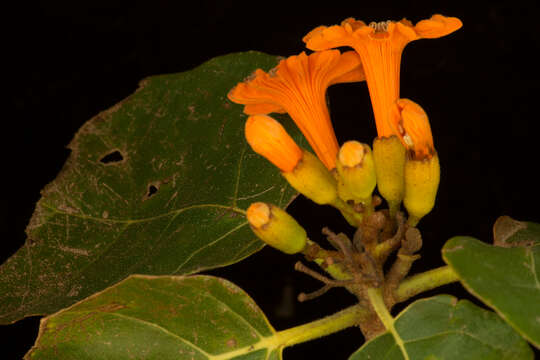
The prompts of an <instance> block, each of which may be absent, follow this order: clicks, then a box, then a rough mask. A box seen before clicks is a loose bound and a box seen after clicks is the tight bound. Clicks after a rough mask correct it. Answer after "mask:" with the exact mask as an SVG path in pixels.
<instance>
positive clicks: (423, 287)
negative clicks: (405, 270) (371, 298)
mask: <svg viewBox="0 0 540 360" xmlns="http://www.w3.org/2000/svg"><path fill="white" fill-rule="evenodd" d="M458 280H459V278H458V275H457V274H456V273H455V271H454V270H452V268H451V267H450V266H448V265H447V266H442V267H439V268H437V269H433V270H429V271H426V272H423V273H420V274H416V275H413V276H410V277H408V278H406V279H405V280H403V281H402V282H401V284H400V285H399V287H398V288H397V289H396V291H395V293H394V298H395V300H396V301H397V302H402V301H405V300H407V299H409V298H411V297H413V296H415V295H417V294H420V293H422V292H424V291H428V290H431V289H434V288H436V287H439V286H442V285H446V284H450V283H453V282H456V281H458Z"/></svg>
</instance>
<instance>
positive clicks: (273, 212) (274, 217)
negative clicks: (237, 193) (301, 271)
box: [246, 202, 307, 254]
mask: <svg viewBox="0 0 540 360" xmlns="http://www.w3.org/2000/svg"><path fill="white" fill-rule="evenodd" d="M246 217H247V219H248V221H249V224H250V226H251V229H252V230H253V232H254V233H255V234H256V235H257V236H258V237H259V238H260V239H261V240H262V241H264V242H265V243H266V244H268V245H270V246H272V247H274V248H276V249H278V250H280V251H283V252H284V253H286V254H296V253H298V252H300V251H302V250H304V248H305V247H306V244H307V234H306V231H305V230H304V228H303V227H301V226H300V224H298V223H297V222H296V220H294V218H293V217H292V216H290V215H289V214H287V213H286V212H285V211H284V210H282V209H280V208H279V207H277V206H274V205H272V204H266V203H263V202H256V203H253V204H251V205H250V206H249V208H248V209H247V214H246Z"/></svg>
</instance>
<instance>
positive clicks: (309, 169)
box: [282, 150, 338, 205]
mask: <svg viewBox="0 0 540 360" xmlns="http://www.w3.org/2000/svg"><path fill="white" fill-rule="evenodd" d="M282 175H283V177H285V179H287V181H288V182H289V184H290V185H291V186H292V187H293V188H295V189H296V190H297V191H298V192H299V193H301V194H302V195H304V196H306V197H307V198H309V199H311V200H313V201H314V202H316V203H317V204H319V205H327V204H333V203H334V202H335V200H336V199H337V197H338V194H337V183H336V179H335V178H334V177H333V176H332V174H331V173H330V172H329V171H328V169H327V168H326V166H324V164H323V163H322V162H321V161H320V160H319V158H317V157H316V156H315V155H313V154H312V153H310V152H309V151H306V150H303V156H302V158H301V159H300V161H298V164H296V167H295V168H294V169H293V170H292V171H289V172H285V171H283V172H282Z"/></svg>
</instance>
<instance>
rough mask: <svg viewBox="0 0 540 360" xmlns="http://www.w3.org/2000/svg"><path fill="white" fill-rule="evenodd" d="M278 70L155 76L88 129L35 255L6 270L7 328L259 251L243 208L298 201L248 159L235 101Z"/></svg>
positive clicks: (50, 206)
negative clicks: (111, 291)
mask: <svg viewBox="0 0 540 360" xmlns="http://www.w3.org/2000/svg"><path fill="white" fill-rule="evenodd" d="M277 60H278V59H277V57H274V56H270V55H266V54H262V53H257V52H247V53H238V54H231V55H227V56H223V57H219V58H216V59H213V60H211V61H209V62H207V63H205V64H203V65H201V66H200V67H198V68H196V69H194V70H192V71H188V72H184V73H179V74H172V75H163V76H155V77H151V78H148V79H146V80H144V81H143V82H142V83H141V85H140V88H139V89H138V90H137V92H135V93H134V94H133V95H131V96H129V97H128V98H126V99H125V100H123V101H122V102H120V103H119V104H117V105H115V106H113V107H112V108H111V109H109V110H107V111H104V112H102V113H100V114H98V115H97V116H96V117H94V118H93V119H91V120H90V121H88V122H87V123H86V124H84V126H83V127H82V128H81V129H80V130H79V132H78V133H77V134H76V136H75V138H74V139H73V141H72V142H71V144H70V145H69V148H70V149H71V150H72V153H71V155H70V157H69V158H68V160H67V162H66V164H65V166H64V168H63V169H62V171H61V173H60V174H59V175H58V177H57V178H56V179H55V180H54V181H53V182H52V183H50V184H49V185H47V186H46V187H45V189H44V190H43V191H42V198H41V199H40V200H39V202H38V204H37V206H36V210H35V213H34V215H33V217H32V219H31V221H30V224H29V225H28V228H27V234H28V239H27V241H26V243H25V245H24V246H23V247H22V248H21V249H20V250H19V251H18V252H17V253H16V254H15V255H14V256H13V257H11V258H10V259H8V260H7V262H6V263H4V264H3V265H2V266H1V267H0V323H8V322H12V321H15V320H17V319H20V318H23V317H25V316H28V315H37V314H50V313H53V312H55V311H58V310H59V309H62V308H64V307H66V306H69V305H70V304H73V303H74V302H75V301H77V300H79V299H82V298H84V297H86V296H88V295H90V294H93V293H95V292H97V291H100V290H102V289H104V288H106V287H107V286H110V285H112V284H114V283H116V282H118V281H120V280H122V279H124V278H125V277H126V276H128V275H130V274H133V273H142V274H156V275H160V274H191V273H196V272H198V271H201V270H205V269H210V268H215V267H219V266H225V265H228V264H231V263H234V262H237V261H240V260H242V259H243V258H245V257H247V256H249V255H251V254H253V253H254V252H256V251H258V250H260V249H261V248H262V246H263V243H262V242H261V241H259V240H258V239H257V238H256V237H255V236H254V235H253V233H252V232H251V229H250V228H249V226H248V225H247V222H246V220H245V217H244V210H243V209H245V208H247V207H248V206H249V204H250V203H251V202H255V201H267V202H272V203H274V204H277V205H279V206H285V205H286V204H287V203H289V202H290V201H291V199H292V197H293V196H294V191H293V190H292V188H290V187H289V186H288V185H287V184H286V182H285V181H284V179H283V178H282V177H281V175H280V174H279V171H278V170H277V169H276V168H275V167H273V166H272V165H271V164H270V163H269V162H268V161H266V160H265V159H263V158H262V157H260V156H259V155H257V154H255V153H254V152H252V150H251V149H250V148H249V146H248V145H247V143H246V141H245V139H244V134H243V132H244V122H245V118H246V117H245V115H243V114H242V109H243V107H242V106H239V105H237V104H233V103H231V102H230V101H229V100H227V98H226V96H227V93H228V91H229V90H230V89H231V88H232V87H233V86H234V85H236V83H237V82H239V81H242V79H243V78H245V77H246V76H248V75H249V74H250V73H251V72H252V71H253V70H254V69H255V68H257V67H261V68H264V69H269V68H271V67H273V66H275V65H276V64H277ZM104 86H106V84H104ZM284 126H285V127H286V128H288V130H289V132H290V133H291V134H292V135H293V136H294V137H296V138H297V139H298V138H299V132H298V131H297V130H295V129H294V125H292V121H285V122H284Z"/></svg>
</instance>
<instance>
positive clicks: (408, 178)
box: [403, 153, 440, 226]
mask: <svg viewBox="0 0 540 360" xmlns="http://www.w3.org/2000/svg"><path fill="white" fill-rule="evenodd" d="M439 179H440V165H439V157H438V156H437V154H436V153H435V154H434V155H433V156H431V157H428V158H425V159H423V160H416V159H409V158H407V161H406V162H405V197H404V198H403V205H404V206H405V208H406V209H407V212H408V213H409V220H408V222H409V225H412V226H416V224H417V223H418V221H420V219H421V218H422V217H423V216H424V215H426V214H427V213H429V212H430V211H431V209H433V206H434V205H435V197H436V196H437V189H438V187H439Z"/></svg>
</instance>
